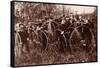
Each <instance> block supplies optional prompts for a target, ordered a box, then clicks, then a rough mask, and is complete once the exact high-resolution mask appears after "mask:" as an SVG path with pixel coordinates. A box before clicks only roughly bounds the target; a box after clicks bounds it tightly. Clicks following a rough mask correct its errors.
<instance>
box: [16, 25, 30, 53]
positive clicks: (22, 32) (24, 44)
mask: <svg viewBox="0 0 100 68" xmlns="http://www.w3.org/2000/svg"><path fill="white" fill-rule="evenodd" d="M16 33H17V35H19V38H20V42H19V43H20V45H19V46H20V47H21V49H22V51H23V52H29V46H28V41H27V39H28V36H29V35H28V32H27V30H26V28H25V26H24V25H23V24H22V23H20V24H19V29H18V30H16ZM16 42H17V41H16ZM24 48H25V49H24Z"/></svg>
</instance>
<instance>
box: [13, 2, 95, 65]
mask: <svg viewBox="0 0 100 68" xmlns="http://www.w3.org/2000/svg"><path fill="white" fill-rule="evenodd" d="M12 3H13V5H12V6H13V13H12V15H13V17H12V19H13V22H12V23H13V28H12V29H13V30H14V31H13V33H12V34H13V36H14V45H12V46H13V49H14V50H13V51H14V52H13V55H14V56H13V60H14V65H15V66H27V65H47V64H65V63H66V64H69V63H85V62H96V61H97V7H96V6H85V5H71V4H54V3H39V2H21V1H20V2H18V1H13V2H12Z"/></svg>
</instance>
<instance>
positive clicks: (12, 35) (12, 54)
mask: <svg viewBox="0 0 100 68" xmlns="http://www.w3.org/2000/svg"><path fill="white" fill-rule="evenodd" d="M14 2H27V3H43V4H57V5H75V6H86V7H87V6H88V7H96V15H97V16H96V20H97V22H96V24H97V27H96V37H97V38H96V55H97V56H96V61H93V62H98V6H97V5H83V4H82V5H81V4H67V3H50V2H35V1H11V2H10V9H11V13H10V15H11V17H10V18H11V27H10V30H11V31H10V38H11V39H10V45H11V46H10V48H11V49H10V66H11V67H28V66H49V65H61V64H80V63H93V62H75V63H60V64H40V65H24V66H16V65H15V56H14V47H15V37H14V24H15V23H14V21H15V18H14V12H15V11H14Z"/></svg>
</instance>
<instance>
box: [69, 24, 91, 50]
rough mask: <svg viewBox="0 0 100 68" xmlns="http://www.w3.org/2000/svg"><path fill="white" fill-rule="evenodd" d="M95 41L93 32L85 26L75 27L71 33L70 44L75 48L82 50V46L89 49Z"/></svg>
mask: <svg viewBox="0 0 100 68" xmlns="http://www.w3.org/2000/svg"><path fill="white" fill-rule="evenodd" d="M92 41H93V33H92V32H91V31H90V29H89V28H87V27H85V26H79V27H76V28H74V30H73V32H72V33H71V35H70V39H69V45H70V47H71V49H72V51H73V50H81V47H82V48H83V47H85V48H86V49H89V47H90V44H91V43H92Z"/></svg>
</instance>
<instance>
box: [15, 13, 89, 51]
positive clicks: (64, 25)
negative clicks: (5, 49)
mask: <svg viewBox="0 0 100 68" xmlns="http://www.w3.org/2000/svg"><path fill="white" fill-rule="evenodd" d="M90 24H91V21H90V19H89V17H83V16H82V15H73V14H72V13H71V14H70V15H62V16H60V17H59V18H54V17H53V16H48V17H47V16H45V17H44V18H43V19H38V20H37V22H36V23H34V22H27V24H26V23H24V22H18V23H16V24H15V41H16V42H15V43H16V46H19V47H20V48H21V49H23V48H25V50H26V51H27V52H30V49H29V42H30V41H31V42H36V43H40V44H41V43H42V45H43V49H45V48H46V47H47V45H48V43H49V41H59V42H58V43H59V46H58V47H59V49H60V50H61V51H65V50H66V48H67V47H68V45H70V42H69V39H70V36H71V33H72V30H74V29H72V28H77V27H78V26H86V27H88V28H91V25H90ZM80 29H81V28H80ZM81 31H84V30H82V29H81ZM76 33H77V30H76ZM77 35H78V36H80V35H79V34H78V33H77ZM37 41H38V42H37ZM80 42H82V43H83V44H82V45H83V46H86V44H85V40H84V38H81V41H80Z"/></svg>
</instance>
